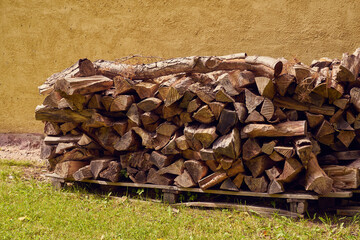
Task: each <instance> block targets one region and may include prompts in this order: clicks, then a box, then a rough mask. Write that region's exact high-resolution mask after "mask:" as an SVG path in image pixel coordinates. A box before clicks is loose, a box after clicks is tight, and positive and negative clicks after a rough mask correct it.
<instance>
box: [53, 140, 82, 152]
mask: <svg viewBox="0 0 360 240" xmlns="http://www.w3.org/2000/svg"><path fill="white" fill-rule="evenodd" d="M75 147H77V145H76V143H74V142H70V143H59V144H58V145H57V146H56V149H55V154H63V153H64V152H65V151H66V150H69V149H73V148H75Z"/></svg>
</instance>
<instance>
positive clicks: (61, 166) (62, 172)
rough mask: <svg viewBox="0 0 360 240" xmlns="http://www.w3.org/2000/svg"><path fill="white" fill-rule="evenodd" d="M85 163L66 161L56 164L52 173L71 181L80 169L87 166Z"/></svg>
mask: <svg viewBox="0 0 360 240" xmlns="http://www.w3.org/2000/svg"><path fill="white" fill-rule="evenodd" d="M88 164H89V162H87V161H66V162H61V163H58V164H56V167H55V170H54V173H56V174H57V175H59V176H60V177H61V178H64V179H67V180H72V179H73V174H74V173H75V172H76V171H77V170H79V169H80V168H82V167H84V166H86V165H88Z"/></svg>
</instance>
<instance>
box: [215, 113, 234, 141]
mask: <svg viewBox="0 0 360 240" xmlns="http://www.w3.org/2000/svg"><path fill="white" fill-rule="evenodd" d="M237 119H238V117H237V114H236V112H235V111H231V110H228V109H223V110H222V112H221V115H220V119H219V122H218V124H217V126H216V130H217V131H218V132H220V133H221V134H222V135H225V134H227V133H228V132H229V131H230V130H231V129H232V128H233V127H234V126H235V124H236V123H237Z"/></svg>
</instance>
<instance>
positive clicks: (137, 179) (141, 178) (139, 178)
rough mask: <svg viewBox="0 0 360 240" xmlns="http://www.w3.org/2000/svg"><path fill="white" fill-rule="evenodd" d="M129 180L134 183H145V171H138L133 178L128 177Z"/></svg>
mask: <svg viewBox="0 0 360 240" xmlns="http://www.w3.org/2000/svg"><path fill="white" fill-rule="evenodd" d="M129 178H130V179H131V181H133V182H134V183H146V180H147V174H146V172H145V171H138V172H137V173H136V174H135V175H134V176H131V175H129Z"/></svg>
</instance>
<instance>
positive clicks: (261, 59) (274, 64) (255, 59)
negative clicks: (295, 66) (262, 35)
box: [245, 56, 283, 77]
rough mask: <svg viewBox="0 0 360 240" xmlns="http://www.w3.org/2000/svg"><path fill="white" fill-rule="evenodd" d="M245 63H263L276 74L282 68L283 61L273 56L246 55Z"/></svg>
mask: <svg viewBox="0 0 360 240" xmlns="http://www.w3.org/2000/svg"><path fill="white" fill-rule="evenodd" d="M245 62H246V63H251V64H263V65H265V66H267V67H269V68H271V69H274V76H275V77H276V76H278V75H279V74H280V73H281V71H282V68H283V63H282V62H281V61H280V60H278V59H275V58H272V57H266V56H246V57H245Z"/></svg>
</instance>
